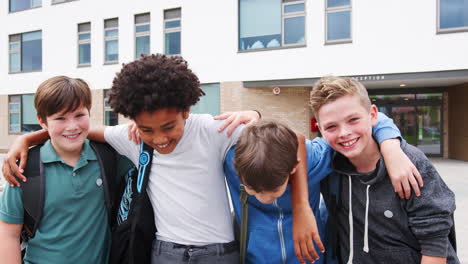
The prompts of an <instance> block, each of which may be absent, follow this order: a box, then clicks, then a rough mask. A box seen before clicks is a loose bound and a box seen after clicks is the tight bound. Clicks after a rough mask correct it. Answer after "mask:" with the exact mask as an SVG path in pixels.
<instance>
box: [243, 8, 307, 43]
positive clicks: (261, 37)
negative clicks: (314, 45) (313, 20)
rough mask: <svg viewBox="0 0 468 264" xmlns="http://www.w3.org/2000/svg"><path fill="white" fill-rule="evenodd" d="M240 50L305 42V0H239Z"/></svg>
mask: <svg viewBox="0 0 468 264" xmlns="http://www.w3.org/2000/svg"><path fill="white" fill-rule="evenodd" d="M239 21H240V23H239V50H253V49H269V48H278V47H290V46H293V47H294V46H303V45H305V1H304V0H240V2H239Z"/></svg>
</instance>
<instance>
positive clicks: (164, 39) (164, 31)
mask: <svg viewBox="0 0 468 264" xmlns="http://www.w3.org/2000/svg"><path fill="white" fill-rule="evenodd" d="M177 9H179V10H180V16H179V17H176V18H168V19H166V18H164V17H165V14H166V12H167V11H173V10H177ZM163 18H164V21H163V34H164V37H163V47H164V54H165V55H170V56H171V55H181V54H182V8H180V7H177V8H171V9H165V10H164V11H163ZM172 21H179V22H180V25H179V26H178V27H174V28H169V29H168V28H166V23H167V22H172ZM176 32H180V43H179V44H180V47H179V50H180V52H179V53H177V54H175V53H174V54H169V53H167V52H168V50H167V48H168V47H166V34H169V33H176Z"/></svg>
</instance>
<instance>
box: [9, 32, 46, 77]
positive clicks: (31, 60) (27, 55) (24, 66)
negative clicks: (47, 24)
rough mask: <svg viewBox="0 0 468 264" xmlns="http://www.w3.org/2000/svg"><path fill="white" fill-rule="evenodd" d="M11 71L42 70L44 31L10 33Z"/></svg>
mask: <svg viewBox="0 0 468 264" xmlns="http://www.w3.org/2000/svg"><path fill="white" fill-rule="evenodd" d="M9 57H10V58H9V60H10V68H9V71H10V73H13V72H28V71H40V70H42V31H35V32H29V33H22V34H16V35H10V40H9Z"/></svg>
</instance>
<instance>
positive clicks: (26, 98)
mask: <svg viewBox="0 0 468 264" xmlns="http://www.w3.org/2000/svg"><path fill="white" fill-rule="evenodd" d="M21 107H22V109H21V123H22V124H21V131H22V132H30V131H36V130H39V129H41V127H40V125H39V121H38V120H37V113H36V109H35V108H34V94H23V95H22V96H21Z"/></svg>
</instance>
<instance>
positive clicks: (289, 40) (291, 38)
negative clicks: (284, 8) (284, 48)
mask: <svg viewBox="0 0 468 264" xmlns="http://www.w3.org/2000/svg"><path fill="white" fill-rule="evenodd" d="M304 20H305V18H304V17H303V16H300V17H292V18H286V19H285V20H284V44H296V43H304V42H305V39H304Z"/></svg>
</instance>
